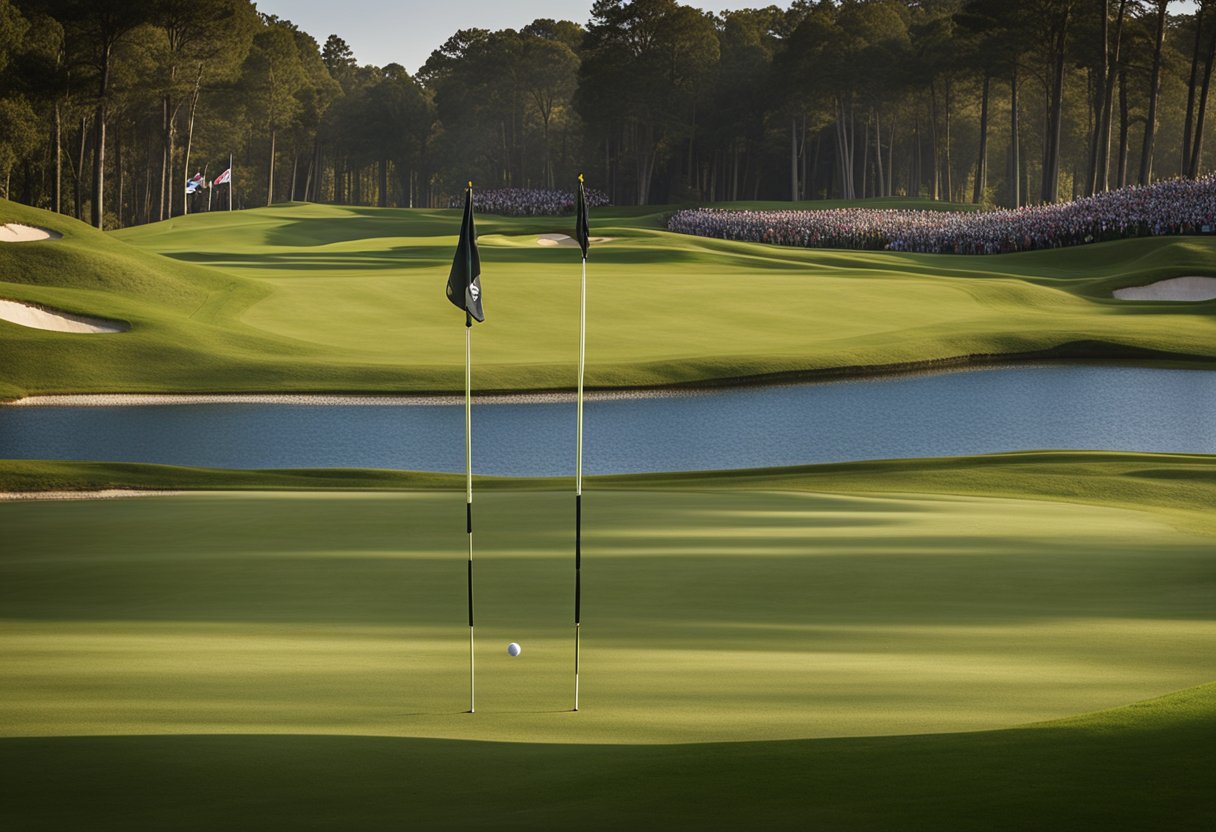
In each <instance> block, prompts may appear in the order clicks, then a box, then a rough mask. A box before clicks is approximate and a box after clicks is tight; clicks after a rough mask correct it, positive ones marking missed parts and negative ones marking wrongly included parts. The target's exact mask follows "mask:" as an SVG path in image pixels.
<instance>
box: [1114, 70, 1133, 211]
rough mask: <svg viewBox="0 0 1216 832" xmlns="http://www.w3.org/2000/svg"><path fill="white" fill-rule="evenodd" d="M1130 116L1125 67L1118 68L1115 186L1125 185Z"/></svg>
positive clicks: (1122, 186) (1123, 186) (1121, 186)
mask: <svg viewBox="0 0 1216 832" xmlns="http://www.w3.org/2000/svg"><path fill="white" fill-rule="evenodd" d="M1130 128H1131V116H1130V115H1129V113H1128V110H1127V67H1120V68H1119V161H1118V164H1117V168H1116V171H1115V173H1116V187H1119V188H1125V187H1127V155H1128V154H1127V144H1128V131H1129V130H1130Z"/></svg>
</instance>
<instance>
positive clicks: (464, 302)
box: [447, 182, 486, 323]
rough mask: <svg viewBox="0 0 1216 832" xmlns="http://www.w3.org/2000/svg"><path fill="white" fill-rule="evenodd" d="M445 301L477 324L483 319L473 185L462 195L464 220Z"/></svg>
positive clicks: (461, 224) (484, 317)
mask: <svg viewBox="0 0 1216 832" xmlns="http://www.w3.org/2000/svg"><path fill="white" fill-rule="evenodd" d="M447 292H448V300H450V301H451V302H452V303H453V304H454V305H455V306H456V307H457V308H459V309H463V310H464V311H465V312H466V313H468V315H469V316H470V317H472V318H474V319H475V320H476V321H477V322H478V323H480V322H482V321H484V320H485V319H486V316H485V314H484V313H483V312H482V310H481V255H480V254H478V253H477V229H476V227H475V225H474V223H473V183H472V182H470V183H469V187H468V188H467V189H466V190H465V192H464V219H463V220H461V222H460V240H459V241H458V242H457V243H456V256H455V257H453V258H452V271H451V273H450V274H449V275H448V290H447Z"/></svg>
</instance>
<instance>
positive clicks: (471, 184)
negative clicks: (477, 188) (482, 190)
mask: <svg viewBox="0 0 1216 832" xmlns="http://www.w3.org/2000/svg"><path fill="white" fill-rule="evenodd" d="M472 187H473V180H472V179H470V180H469V188H470V189H471V188H472Z"/></svg>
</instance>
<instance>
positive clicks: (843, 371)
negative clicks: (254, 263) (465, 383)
mask: <svg viewBox="0 0 1216 832" xmlns="http://www.w3.org/2000/svg"><path fill="white" fill-rule="evenodd" d="M1095 364H1100V365H1114V366H1132V367H1137V366H1138V367H1161V368H1163V369H1194V370H1213V369H1216V357H1209V356H1199V355H1193V354H1188V353H1171V352H1164V351H1159V350H1151V349H1146V348H1142V347H1129V346H1124V345H1118V344H1105V343H1101V342H1085V341H1081V342H1071V343H1068V344H1062V345H1060V346H1059V347H1055V348H1052V349H1048V350H1036V351H1032V352H1022V353H985V354H977V355H963V356H955V357H951V358H939V359H928V360H925V361H909V362H900V363H894V364H877V365H870V366H841V367H829V368H821V369H816V370H793V371H787V372H777V373H764V374H755V375H745V376H733V377H729V378H720V379H702V380H697V381H690V382H679V383H676V384H662V385H639V386H635V387H609V388H592V389H587V390H586V391H585V393H584V399H585V400H586V401H613V400H623V399H661V398H676V397H687V396H704V395H710V394H713V393H718V392H723V391H729V390H735V389H747V388H754V387H789V386H796V385H799V386H800V385H811V384H849V383H856V382H865V381H875V380H879V379H898V378H915V377H921V376H936V375H948V374H954V373H967V372H978V371H985V370H994V369H1026V368H1030V367H1047V366H1059V365H1078V366H1084V365H1090V366H1092V365H1095ZM575 397H576V393H575V391H574V390H572V389H556V390H545V389H541V390H534V391H526V392H518V391H503V390H493V389H491V390H487V391H485V392H480V393H474V394H473V400H474V401H475V402H477V403H478V404H564V403H570V402H574V401H575ZM463 402H464V396H463V395H461V394H460V393H451V392H427V391H423V392H416V393H374V392H321V391H318V392H295V393H269V392H262V393H256V392H255V393H249V392H242V393H216V392H209V393H146V392H145V393H124V392H110V393H52V394H39V395H33V396H25V397H23V398H20V399H14V400H9V401H0V407H133V406H173V405H191V404H279V405H296V406H313V407H318V406H321V407H333V406H361V405H363V406H437V407H444V406H452V405H456V404H462V403H463Z"/></svg>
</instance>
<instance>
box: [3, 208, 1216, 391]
mask: <svg viewBox="0 0 1216 832" xmlns="http://www.w3.org/2000/svg"><path fill="white" fill-rule="evenodd" d="M0 209H2V211H3V212H4V213H5V216H6V217H8V216H11V217H12V218H13V219H14V220H15V221H22V222H29V223H35V224H39V225H45V226H47V227H53V228H54V229H55V230H58V231H61V232H63V233H64V239H63V240H60V241H58V242H56V243H55V244H54V245H41V244H31V245H26V246H7V247H4V248H0V296H4V297H8V298H11V299H13V300H19V301H26V302H34V303H43V304H47V305H52V306H55V307H57V308H61V309H65V310H67V311H71V312H79V313H84V314H94V315H102V316H105V317H114V318H119V319H123V320H129V321H131V322H132V331H131V332H130V333H128V334H127V335H125V336H124V337H123V339H121V343H112V344H109V345H107V346H106V347H105V348H104V349H101V350H100V351H99V348H98V347H97V346H95V345H89V346H82V345H80V344H78V343H72V342H71V340H70V339H65V338H63V337H57V336H56V335H55V334H54V333H30V332H20V331H17V330H16V329H15V328H13V327H8V326H4V325H3V324H0V344H2V345H3V348H4V350H5V353H6V356H9V355H11V356H12V359H11V361H9V362H7V363H6V366H5V367H4V368H3V370H2V371H0V396H6V397H9V398H11V397H13V396H17V395H22V394H33V393H55V392H242V391H256V392H310V391H311V392H453V391H459V390H460V389H461V388H462V387H463V366H462V365H463V357H464V356H463V349H462V347H463V344H462V343H461V341H462V338H461V333H460V329H461V327H460V323H461V321H460V319H459V315H458V314H456V313H454V312H453V310H452V308H451V306H450V304H448V303H447V302H446V300H445V299H444V297H443V289H442V287H443V284H444V280H445V278H446V276H447V270H448V268H449V266H450V262H451V256H452V250H453V246H454V243H455V234H456V231H457V230H458V228H459V215H458V212H454V211H438V210H434V211H432V210H398V209H375V208H350V207H338V206H321V205H306V204H290V205H282V206H275V207H273V208H265V209H255V210H250V211H241V212H235V213H231V214H230V213H228V212H215V213H211V214H199V215H192V216H189V217H181V218H177V219H173V220H169V221H166V222H163V223H155V224H152V225H148V226H142V227H139V228H133V229H128V230H124V231H121V232H116V233H113V234H108V235H102V234H100V233H98V232H96V231H94V230H92V229H89V228H87V227H86V226H84V225H82V224H80V223H75V222H73V221H72V220H68V219H65V218H63V217H56V216H54V215H51V214H47V213H46V212H41V211H37V210H36V209H32V208H26V207H23V206H18V205H15V204H14V203H0ZM663 218H664V212H663V211H662V210H661V209H654V208H631V209H621V208H604V209H600V210H599V211H597V212H595V213H594V215H593V217H592V233H593V234H595V235H597V236H606V237H613V238H615V240H614V242H612V244H611V245H605V246H601V247H599V248H596V247H594V246H593V247H592V250H591V260H590V267H589V281H590V282H589V295H588V303H589V307H588V327H589V329H588V344H587V347H588V352H587V355H588V366H587V383H588V386H589V387H591V388H618V387H636V386H646V385H669V384H681V383H706V382H721V381H729V380H732V379H741V378H764V377H773V376H782V375H800V374H837V373H844V374H860V373H865V372H868V371H874V370H876V369H880V368H888V369H890V368H899V367H905V366H911V365H918V364H924V363H934V362H948V361H957V360H969V357H972V358H974V357H988V358H992V357H995V358H997V359H999V358H1000V357H1002V356H1011V355H1030V356H1057V357H1073V358H1075V357H1083V358H1139V359H1157V360H1199V361H1203V362H1211V361H1212V360H1213V359H1214V358H1216V347H1214V346H1213V344H1216V340H1214V339H1213V338H1212V337H1211V336H1212V334H1213V331H1214V330H1213V327H1214V325H1216V324H1214V323H1213V320H1214V319H1213V317H1212V315H1211V303H1207V304H1195V305H1193V307H1191V308H1179V307H1178V306H1175V305H1165V306H1163V305H1154V304H1151V303H1128V302H1122V301H1117V300H1115V299H1113V298H1111V297H1110V294H1111V291H1112V290H1113V289H1114V288H1118V287H1120V286H1126V285H1140V284H1143V283H1146V282H1150V281H1152V280H1158V279H1163V278H1168V277H1175V276H1179V275H1185V274H1199V273H1203V271H1204V270H1205V269H1207V268H1209V266H1210V264H1211V263H1212V262H1214V261H1216V239H1213V238H1206V237H1205V238H1197V237H1196V238H1170V239H1163V238H1156V239H1147V240H1128V241H1121V242H1115V243H1105V244H1099V245H1093V246H1088V247H1086V248H1084V249H1083V250H1080V249H1077V250H1060V251H1051V252H1032V253H1027V254H1017V255H994V256H976V257H967V256H961V255H956V256H949V257H947V256H941V255H921V254H900V253H893V252H846V251H800V250H793V249H788V248H778V247H773V246H765V245H760V244H753V243H738V242H730V241H724V240H712V239H705V238H693V237H686V236H683V235H677V234H671V233H668V232H666V231H664V230H662V224H663ZM553 222H554V219H553V218H552V217H548V218H510V217H501V216H495V215H483V216H482V217H480V218H479V221H478V228H479V231H480V232H481V234H482V236H483V245H482V261H483V270H484V273H483V281H484V284H485V291H486V292H487V301H486V304H487V314H488V315H489V319H488V321H487V323H486V324H485V325H483V326H479V327H478V328H477V334H476V342H477V345H478V346H476V347H475V349H476V353H475V356H474V359H475V362H476V367H475V368H474V380H473V383H474V386H475V387H476V388H477V389H478V390H481V391H485V392H488V391H505V390H552V389H570V388H572V387H573V384H574V374H573V367H574V366H575V362H576V359H577V354H576V353H577V344H578V338H577V326H578V323H577V317H578V316H577V308H578V273H579V267H578V257H577V252H575V251H573V250H569V251H567V250H565V249H557V250H551V249H546V248H543V247H540V246H536V245H533V244H532V242H533V241H534V240H535V238H536V237H537V236H538V235H541V234H552V233H567V230H566V229H562V228H560V227H554V225H553ZM520 239H527V240H528V241H529V244H528V245H518V244H517V242H518V241H519V240H520ZM564 255H568V257H567V256H564Z"/></svg>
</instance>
